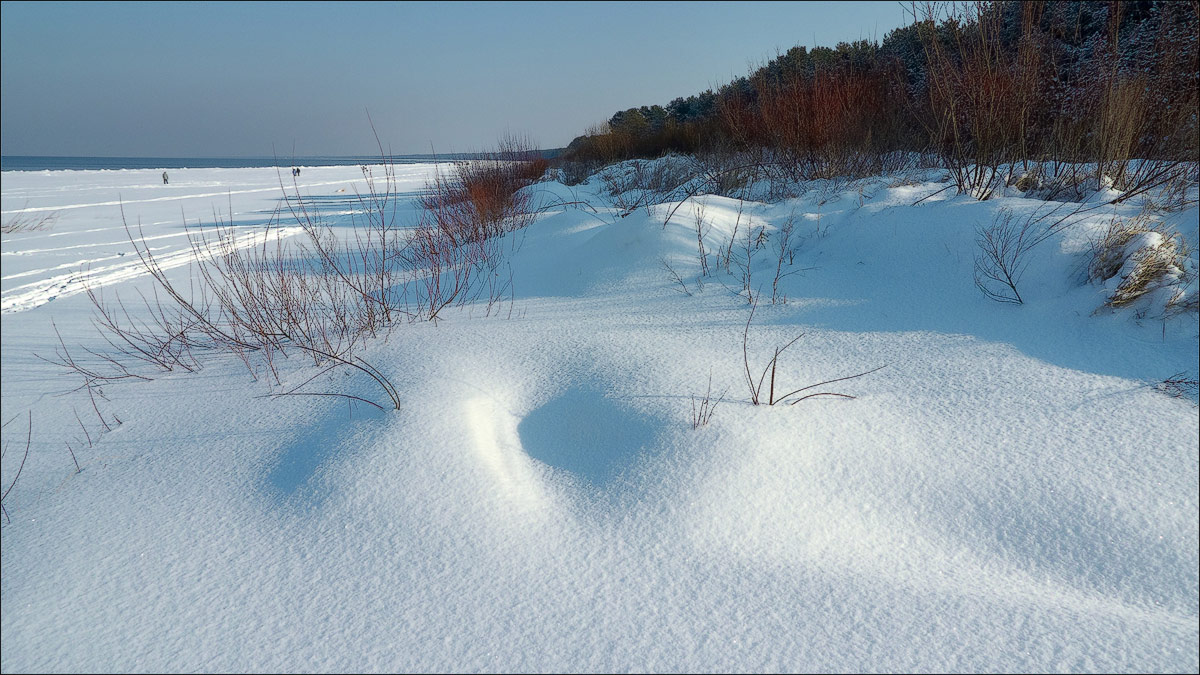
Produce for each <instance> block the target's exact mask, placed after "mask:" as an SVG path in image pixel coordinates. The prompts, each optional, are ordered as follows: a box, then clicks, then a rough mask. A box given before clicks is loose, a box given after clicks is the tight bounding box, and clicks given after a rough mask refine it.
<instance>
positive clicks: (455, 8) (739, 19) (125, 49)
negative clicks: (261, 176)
mask: <svg viewBox="0 0 1200 675" xmlns="http://www.w3.org/2000/svg"><path fill="white" fill-rule="evenodd" d="M0 13H2V17H0V19H2V21H0V36H2V40H0V55H2V58H0V74H2V82H0V85H2V87H0V88H2V91H0V128H2V131H0V152H2V153H3V154H5V155H76V156H91V155H95V156H158V157H221V156H264V155H266V156H269V155H271V154H272V146H274V149H275V152H276V153H278V154H280V155H290V154H292V151H293V147H294V149H295V154H297V155H356V154H371V153H375V152H378V150H377V149H376V147H375V141H374V138H373V136H372V134H371V128H370V125H369V123H368V122H367V116H366V112H364V111H369V112H370V114H371V117H372V118H373V119H374V121H375V127H376V129H377V130H378V132H379V136H380V138H381V139H382V141H383V142H384V144H385V147H390V150H391V152H394V153H400V154H411V153H423V152H429V151H430V149H431V148H433V149H434V150H436V151H437V152H464V151H471V150H481V149H485V148H487V147H490V146H491V145H493V144H494V143H495V141H496V139H497V137H498V136H500V135H501V134H504V133H505V132H506V131H511V132H514V133H523V134H527V135H528V136H530V137H531V138H532V139H534V140H535V141H536V142H537V143H539V144H540V145H541V146H542V147H559V146H563V145H566V144H567V143H568V142H570V140H571V139H572V138H574V137H575V136H577V135H578V134H580V133H582V132H583V130H584V129H585V128H586V127H587V126H588V125H590V124H593V123H596V122H600V121H602V120H605V119H608V117H609V116H610V115H612V113H614V112H616V111H617V110H621V109H624V108H629V107H633V106H639V105H652V104H655V103H658V104H666V103H667V102H669V101H670V100H671V99H673V98H675V97H677V96H687V95H690V94H694V93H697V92H700V91H702V90H704V89H706V88H709V87H716V86H719V85H721V84H724V83H726V82H728V81H729V80H731V79H732V78H734V77H736V76H739V75H745V74H746V73H747V72H748V71H749V70H750V68H751V66H754V65H759V64H761V63H762V62H764V61H766V60H767V59H769V58H771V57H772V56H774V55H775V53H776V50H780V51H784V50H787V49H788V48H790V47H793V46H795V45H798V44H799V45H807V46H809V47H812V46H814V45H824V46H829V47H832V46H834V45H835V44H836V43H838V42H841V41H849V40H856V39H860V38H874V39H882V38H883V36H884V35H885V34H886V33H887V32H888V31H890V30H892V29H893V28H896V27H897V26H900V25H902V24H904V23H905V10H904V6H903V5H902V4H901V3H898V2H796V3H786V2H765V3H754V2H739V3H661V4H660V3H640V2H637V3H603V2H580V3H571V2H547V3H501V2H489V3H478V4H476V3H450V2H443V3H391V4H389V3H362V4H357V3H337V4H332V3H330V4H326V3H308V2H290V3H165V2H162V3H159V2H156V3H133V2H122V3H103V2H89V3H80V4H75V3H50V2H46V3H42V2H38V3H21V2H4V3H3V4H2V5H0Z"/></svg>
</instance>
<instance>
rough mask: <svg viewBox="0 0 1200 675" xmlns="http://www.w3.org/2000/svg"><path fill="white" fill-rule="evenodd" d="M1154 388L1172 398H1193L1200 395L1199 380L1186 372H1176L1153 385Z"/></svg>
mask: <svg viewBox="0 0 1200 675" xmlns="http://www.w3.org/2000/svg"><path fill="white" fill-rule="evenodd" d="M1154 388H1155V389H1156V390H1157V391H1160V392H1162V393H1164V394H1166V395H1167V396H1170V397H1172V398H1195V397H1196V395H1197V394H1200V380H1198V379H1196V377H1195V376H1194V375H1188V374H1187V373H1186V372H1178V373H1175V374H1174V375H1172V376H1170V377H1168V378H1166V379H1164V380H1162V381H1161V382H1157V383H1155V385H1154Z"/></svg>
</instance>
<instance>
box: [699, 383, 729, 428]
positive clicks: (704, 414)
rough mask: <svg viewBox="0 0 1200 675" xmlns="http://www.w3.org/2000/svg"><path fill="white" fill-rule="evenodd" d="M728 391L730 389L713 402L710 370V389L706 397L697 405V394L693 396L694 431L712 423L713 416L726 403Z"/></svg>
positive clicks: (707, 390)
mask: <svg viewBox="0 0 1200 675" xmlns="http://www.w3.org/2000/svg"><path fill="white" fill-rule="evenodd" d="M727 391H728V389H726V390H724V391H722V392H721V393H720V394H718V395H717V399H716V400H715V401H714V400H713V388H712V371H711V370H710V371H709V373H708V387H706V388H705V390H704V396H703V397H701V398H700V399H699V402H698V403H697V399H696V396H695V394H693V395H692V429H699V428H700V427H704V426H708V423H709V422H711V421H712V417H713V414H714V413H716V411H717V406H719V405H721V403H722V402H724V401H725V393H726V392H727Z"/></svg>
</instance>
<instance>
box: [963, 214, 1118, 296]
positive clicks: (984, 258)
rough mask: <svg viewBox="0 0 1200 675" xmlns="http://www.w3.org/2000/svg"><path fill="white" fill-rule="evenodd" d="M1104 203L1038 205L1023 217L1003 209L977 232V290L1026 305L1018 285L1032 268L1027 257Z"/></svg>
mask: <svg viewBox="0 0 1200 675" xmlns="http://www.w3.org/2000/svg"><path fill="white" fill-rule="evenodd" d="M1107 205H1108V204H1107V203H1101V204H1091V205H1088V204H1075V205H1070V204H1067V203H1059V204H1056V205H1054V206H1038V207H1037V208H1035V209H1033V210H1032V211H1030V212H1029V214H1028V215H1026V216H1024V217H1018V216H1016V215H1015V214H1014V213H1013V211H1012V210H1011V209H1007V208H1004V209H1000V210H999V211H997V212H996V215H995V217H994V218H993V219H992V222H991V223H990V224H988V225H986V226H980V227H979V228H977V229H976V231H975V232H976V238H975V243H976V245H977V246H978V248H979V250H978V251H977V252H976V254H975V271H974V274H975V287H976V288H978V289H979V291H980V292H981V293H983V294H984V295H985V296H986V297H988V298H989V299H991V300H995V301H997V302H1009V303H1013V304H1018V305H1019V304H1023V303H1024V300H1023V299H1022V298H1021V293H1020V291H1018V290H1017V283H1018V282H1019V281H1020V280H1021V275H1022V274H1024V272H1025V268H1026V267H1027V266H1028V265H1029V260H1028V255H1029V252H1030V251H1032V250H1033V249H1034V247H1036V246H1037V245H1038V244H1040V243H1042V242H1044V241H1046V240H1047V239H1049V238H1050V237H1051V236H1053V235H1055V234H1057V233H1059V232H1062V231H1063V230H1064V229H1066V228H1068V227H1070V226H1071V225H1074V224H1075V223H1077V222H1079V220H1080V218H1082V217H1083V216H1084V215H1086V214H1087V213H1089V212H1091V211H1095V210H1096V209H1099V208H1103V207H1105V206H1107Z"/></svg>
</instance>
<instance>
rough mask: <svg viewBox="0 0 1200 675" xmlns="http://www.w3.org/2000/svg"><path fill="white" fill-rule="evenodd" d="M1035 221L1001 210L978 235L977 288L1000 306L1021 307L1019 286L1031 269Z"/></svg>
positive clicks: (1007, 210) (976, 258)
mask: <svg viewBox="0 0 1200 675" xmlns="http://www.w3.org/2000/svg"><path fill="white" fill-rule="evenodd" d="M1033 225H1034V221H1033V219H1032V218H1026V219H1024V220H1021V219H1019V218H1016V217H1014V216H1013V213H1012V211H1011V210H1009V209H1001V210H1000V212H999V213H997V214H996V217H995V219H993V220H992V223H991V224H990V225H988V226H987V227H981V228H979V229H978V230H977V231H976V244H977V245H978V246H979V251H978V252H977V253H976V254H975V287H976V288H978V289H979V290H980V292H982V293H983V294H984V295H985V296H987V297H988V298H989V299H992V300H995V301H997V302H1011V303H1014V304H1018V305H1019V304H1022V303H1023V302H1024V300H1023V299H1022V298H1021V292H1020V291H1018V290H1017V282H1018V281H1020V280H1021V275H1022V274H1023V273H1024V272H1025V268H1026V267H1027V266H1028V265H1029V262H1028V260H1027V257H1026V254H1028V253H1029V251H1030V249H1032V248H1033V239H1034V238H1035V236H1036V234H1035V232H1034V231H1033Z"/></svg>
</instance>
